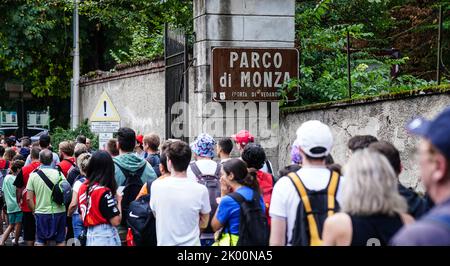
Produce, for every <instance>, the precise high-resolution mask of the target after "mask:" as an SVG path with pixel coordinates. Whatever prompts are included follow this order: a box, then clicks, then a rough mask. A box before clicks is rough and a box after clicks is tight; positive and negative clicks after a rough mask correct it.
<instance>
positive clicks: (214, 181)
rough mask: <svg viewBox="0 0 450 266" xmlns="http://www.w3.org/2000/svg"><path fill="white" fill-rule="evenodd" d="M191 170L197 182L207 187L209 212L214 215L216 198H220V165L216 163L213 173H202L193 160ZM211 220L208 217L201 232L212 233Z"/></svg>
mask: <svg viewBox="0 0 450 266" xmlns="http://www.w3.org/2000/svg"><path fill="white" fill-rule="evenodd" d="M190 166H191V170H192V172H193V173H194V175H195V176H196V177H197V182H198V183H200V184H202V185H205V186H206V188H207V189H208V194H209V203H210V204H211V214H212V215H214V213H216V210H217V201H216V198H220V196H221V193H220V169H221V165H220V164H217V168H216V172H215V173H214V175H204V174H202V172H201V171H200V169H199V168H198V166H197V164H196V163H195V162H193V163H191V164H190ZM211 220H212V219H209V222H208V227H206V229H205V230H204V231H203V233H206V234H210V233H211V234H212V233H214V231H213V230H212V228H211Z"/></svg>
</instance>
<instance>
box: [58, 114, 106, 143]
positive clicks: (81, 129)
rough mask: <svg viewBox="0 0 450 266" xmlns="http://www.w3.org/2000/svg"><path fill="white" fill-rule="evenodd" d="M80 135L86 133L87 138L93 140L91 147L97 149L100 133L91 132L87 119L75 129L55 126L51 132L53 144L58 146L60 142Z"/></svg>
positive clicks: (74, 138)
mask: <svg viewBox="0 0 450 266" xmlns="http://www.w3.org/2000/svg"><path fill="white" fill-rule="evenodd" d="M79 135H84V136H86V138H89V139H90V140H91V147H93V148H94V149H97V147H98V143H99V142H98V135H96V134H94V133H92V132H91V129H90V127H89V125H88V121H87V120H85V121H83V123H81V124H80V125H79V126H78V127H77V128H75V129H73V130H72V129H64V128H62V127H57V128H55V129H54V130H53V133H52V134H51V140H52V146H53V147H55V148H57V147H58V145H59V143H61V142H63V141H65V140H71V141H75V140H76V139H77V137H78V136H79Z"/></svg>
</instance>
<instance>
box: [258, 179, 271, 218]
mask: <svg viewBox="0 0 450 266" xmlns="http://www.w3.org/2000/svg"><path fill="white" fill-rule="evenodd" d="M256 178H257V179H258V183H259V187H260V189H261V191H262V193H263V199H264V203H265V204H266V216H267V218H268V219H269V224H270V216H269V208H270V200H271V198H272V190H273V176H272V175H271V174H269V173H266V172H263V171H261V170H258V171H257V172H256Z"/></svg>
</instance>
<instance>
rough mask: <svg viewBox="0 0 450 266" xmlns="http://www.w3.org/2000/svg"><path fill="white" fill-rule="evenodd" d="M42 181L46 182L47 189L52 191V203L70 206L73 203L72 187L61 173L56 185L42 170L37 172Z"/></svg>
mask: <svg viewBox="0 0 450 266" xmlns="http://www.w3.org/2000/svg"><path fill="white" fill-rule="evenodd" d="M36 173H37V174H38V175H39V176H40V177H41V178H42V180H43V181H44V182H45V184H46V185H47V187H48V188H49V189H50V190H51V191H52V201H53V202H55V203H56V204H58V205H66V206H68V205H69V204H70V202H71V201H72V187H71V186H70V184H69V182H67V180H66V179H65V178H62V177H61V175H62V173H61V172H58V173H59V177H60V178H59V180H58V181H57V182H56V184H53V182H52V181H50V179H49V178H48V177H47V175H45V174H44V172H43V171H42V170H39V171H37V172H36Z"/></svg>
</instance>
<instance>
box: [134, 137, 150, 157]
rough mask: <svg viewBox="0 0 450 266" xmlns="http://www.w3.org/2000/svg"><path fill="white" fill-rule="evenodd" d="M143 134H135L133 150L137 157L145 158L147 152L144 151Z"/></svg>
mask: <svg viewBox="0 0 450 266" xmlns="http://www.w3.org/2000/svg"><path fill="white" fill-rule="evenodd" d="M143 141H144V136H143V135H137V136H136V147H135V148H134V152H135V153H136V155H137V156H138V157H139V158H142V159H146V158H147V153H146V152H145V151H144V146H143V145H144V144H143V143H144V142H143Z"/></svg>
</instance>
